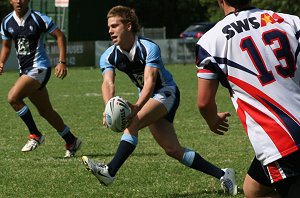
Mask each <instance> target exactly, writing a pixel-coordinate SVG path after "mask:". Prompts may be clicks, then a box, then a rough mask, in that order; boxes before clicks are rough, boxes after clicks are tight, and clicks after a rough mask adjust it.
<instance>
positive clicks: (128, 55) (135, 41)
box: [117, 36, 138, 61]
mask: <svg viewBox="0 0 300 198" xmlns="http://www.w3.org/2000/svg"><path fill="white" fill-rule="evenodd" d="M137 40H138V37H137V36H135V40H134V43H133V46H132V48H131V49H130V51H129V52H126V51H125V50H122V49H121V48H120V46H119V45H118V46H117V48H118V50H120V51H121V52H122V54H124V55H126V56H127V57H128V59H129V60H130V61H133V59H134V55H135V52H136V46H137Z"/></svg>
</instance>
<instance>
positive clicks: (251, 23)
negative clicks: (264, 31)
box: [222, 13, 284, 40]
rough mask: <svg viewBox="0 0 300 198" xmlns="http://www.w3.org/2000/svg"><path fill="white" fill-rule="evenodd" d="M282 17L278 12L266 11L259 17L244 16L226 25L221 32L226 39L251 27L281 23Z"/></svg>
mask: <svg viewBox="0 0 300 198" xmlns="http://www.w3.org/2000/svg"><path fill="white" fill-rule="evenodd" d="M283 21H284V19H283V18H282V17H280V16H279V15H278V14H276V13H273V14H272V16H271V15H269V14H268V13H263V14H261V16H260V19H258V18H256V17H250V18H245V19H243V20H238V21H235V22H232V23H230V24H228V25H226V26H225V27H224V28H223V29H222V32H223V33H224V34H225V36H226V38H227V40H229V39H231V38H232V37H234V36H235V35H236V34H239V33H242V32H246V31H249V30H251V29H258V28H260V27H265V26H267V25H268V24H274V23H282V22H283Z"/></svg>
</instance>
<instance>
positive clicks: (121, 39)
mask: <svg viewBox="0 0 300 198" xmlns="http://www.w3.org/2000/svg"><path fill="white" fill-rule="evenodd" d="M107 25H108V33H109V35H110V38H111V40H112V42H113V43H114V45H119V46H120V47H121V48H122V46H127V43H128V40H129V38H130V35H131V34H132V32H131V31H130V30H131V24H130V23H127V24H124V23H122V18H121V17H119V16H115V17H110V18H108V21H107Z"/></svg>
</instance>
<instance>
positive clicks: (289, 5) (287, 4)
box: [199, 0, 300, 21]
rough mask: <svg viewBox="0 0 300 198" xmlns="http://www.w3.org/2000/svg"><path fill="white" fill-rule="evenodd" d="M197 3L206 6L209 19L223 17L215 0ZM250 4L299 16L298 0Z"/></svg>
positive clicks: (265, 0)
mask: <svg viewBox="0 0 300 198" xmlns="http://www.w3.org/2000/svg"><path fill="white" fill-rule="evenodd" d="M199 3H200V4H201V5H202V6H205V7H207V8H208V9H207V17H208V18H209V19H210V20H211V21H218V20H220V19H222V18H223V17H224V14H223V12H222V11H221V9H220V8H219V5H218V2H217V1H216V0H199ZM252 5H253V6H255V7H257V8H261V9H266V10H273V11H276V12H283V13H287V14H293V15H297V16H300V4H299V0H281V1H276V0H252Z"/></svg>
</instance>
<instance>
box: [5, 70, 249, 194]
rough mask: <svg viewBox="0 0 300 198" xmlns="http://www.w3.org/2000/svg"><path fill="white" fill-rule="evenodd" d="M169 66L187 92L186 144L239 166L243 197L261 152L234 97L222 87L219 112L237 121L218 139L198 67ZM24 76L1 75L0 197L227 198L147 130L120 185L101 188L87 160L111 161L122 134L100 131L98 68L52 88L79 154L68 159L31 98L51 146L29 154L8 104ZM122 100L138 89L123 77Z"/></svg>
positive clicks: (178, 123)
mask: <svg viewBox="0 0 300 198" xmlns="http://www.w3.org/2000/svg"><path fill="white" fill-rule="evenodd" d="M167 68H168V70H170V71H171V72H172V74H173V77H174V78H175V80H176V81H177V84H178V86H179V88H180V91H181V105H180V107H179V109H178V111H177V115H176V117H175V121H174V125H175V128H176V131H177V135H178V138H179V140H180V142H181V144H182V145H183V146H186V147H189V148H192V149H194V150H196V151H197V152H198V153H200V155H202V157H204V158H205V159H207V160H209V161H210V162H212V163H214V164H215V165H217V166H220V167H222V168H223V167H233V168H235V169H236V175H237V182H238V186H239V193H238V195H237V196H236V197H244V195H243V192H242V189H241V187H242V182H243V179H244V176H245V174H246V172H247V169H248V166H249V163H250V162H251V160H252V158H253V156H254V154H253V151H252V147H251V146H250V143H249V142H248V139H247V137H246V135H245V133H244V131H243V128H242V126H241V124H240V122H239V120H238V118H237V116H236V113H235V110H234V109H233V106H232V104H231V101H230V98H229V93H228V91H227V90H226V89H224V88H222V87H220V90H219V92H218V98H217V102H218V105H219V111H229V112H230V113H231V115H232V116H231V117H230V121H229V123H230V131H229V132H228V133H227V134H226V135H224V136H218V135H215V134H213V133H212V132H210V131H209V129H208V127H207V125H206V123H205V121H204V120H203V119H202V118H201V116H200V114H199V112H198V110H197V106H196V97H197V78H196V68H195V67H194V66H193V65H167ZM17 78H18V74H17V72H16V71H10V72H6V73H4V74H3V75H2V76H0V90H1V95H0V104H1V107H0V108H1V126H2V127H1V136H0V158H1V161H0V170H1V171H0V197H103V198H106V197H122V198H124V197H147V198H148V197H167V198H175V197H176V198H177V197H184V198H192V197H193V198H194V197H195V198H196V197H197V198H198V197H209V198H212V197H213V198H218V197H228V195H226V194H224V193H223V191H222V190H221V188H220V183H219V181H218V180H217V179H215V178H212V177H211V176H208V175H205V174H203V173H201V172H197V171H195V170H192V169H188V168H187V167H185V166H183V165H182V164H180V163H178V162H177V161H176V160H174V159H172V158H170V157H167V155H166V154H165V153H164V151H163V150H162V149H161V148H160V147H159V146H158V145H157V143H156V142H155V141H154V139H153V138H152V136H151V134H150V132H149V131H148V129H143V130H141V132H140V136H139V144H138V146H137V148H136V150H135V152H134V153H133V155H132V156H131V157H130V158H129V159H128V160H127V161H126V162H125V164H124V165H123V166H122V168H121V169H120V171H119V172H118V174H117V177H116V181H115V182H114V184H113V185H112V186H110V187H103V186H100V184H99V183H98V181H97V179H96V178H95V177H94V176H93V175H92V174H91V173H90V172H88V171H86V170H85V168H84V166H83V165H82V164H81V161H80V156H82V155H87V156H89V157H91V158H93V159H95V160H96V161H106V162H108V161H109V160H110V159H111V158H112V157H113V154H114V152H115V150H116V148H117V146H118V143H119V141H120V136H121V134H120V133H115V132H112V131H110V130H109V129H106V128H105V127H103V126H102V125H101V122H102V121H101V119H102V112H103V110H104V105H103V102H102V96H101V80H102V79H101V75H100V72H99V69H98V68H90V67H78V68H69V75H68V77H67V78H66V79H64V80H59V79H57V78H55V77H54V75H53V76H52V78H51V79H50V81H49V83H48V85H47V87H48V91H49V95H50V98H51V101H52V105H53V106H54V108H55V110H57V111H58V113H59V114H60V115H61V116H62V117H63V119H64V121H65V122H66V123H67V124H68V125H69V126H70V128H71V130H72V132H73V133H74V134H75V135H77V136H78V137H80V139H81V140H82V142H83V144H82V149H81V150H80V151H79V152H78V153H77V156H76V157H75V158H72V159H64V158H63V156H64V152H65V150H64V142H63V140H62V139H61V138H60V137H59V136H58V134H57V133H56V131H55V130H54V129H53V128H52V127H51V126H50V125H49V124H48V123H47V122H46V121H45V120H43V119H42V118H41V117H40V116H39V115H38V113H37V111H36V109H35V108H34V107H33V106H32V104H31V103H30V102H29V101H28V100H27V99H25V102H26V104H28V106H29V107H30V109H31V112H32V114H33V116H34V119H35V121H36V123H37V126H38V128H39V129H40V130H41V131H42V132H43V133H44V134H45V136H46V140H45V144H43V145H41V146H40V147H39V148H38V149H37V150H35V151H33V152H28V153H22V152H21V151H20V150H21V148H22V146H23V145H24V144H25V143H26V140H27V139H26V138H27V135H28V130H27V129H26V127H25V124H24V123H23V122H22V121H21V119H20V118H19V117H18V116H17V115H16V114H15V112H14V111H13V110H12V108H11V107H10V106H9V104H8V103H7V102H6V95H7V92H8V90H9V89H10V87H11V86H12V85H13V83H14V81H15V80H16V79H17ZM116 95H120V96H122V97H124V98H126V99H127V100H129V101H131V102H134V101H135V100H136V98H137V93H136V89H135V88H134V86H133V85H132V84H131V82H130V81H129V80H128V78H127V77H126V76H125V75H124V74H123V73H120V72H118V73H117V78H116Z"/></svg>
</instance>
